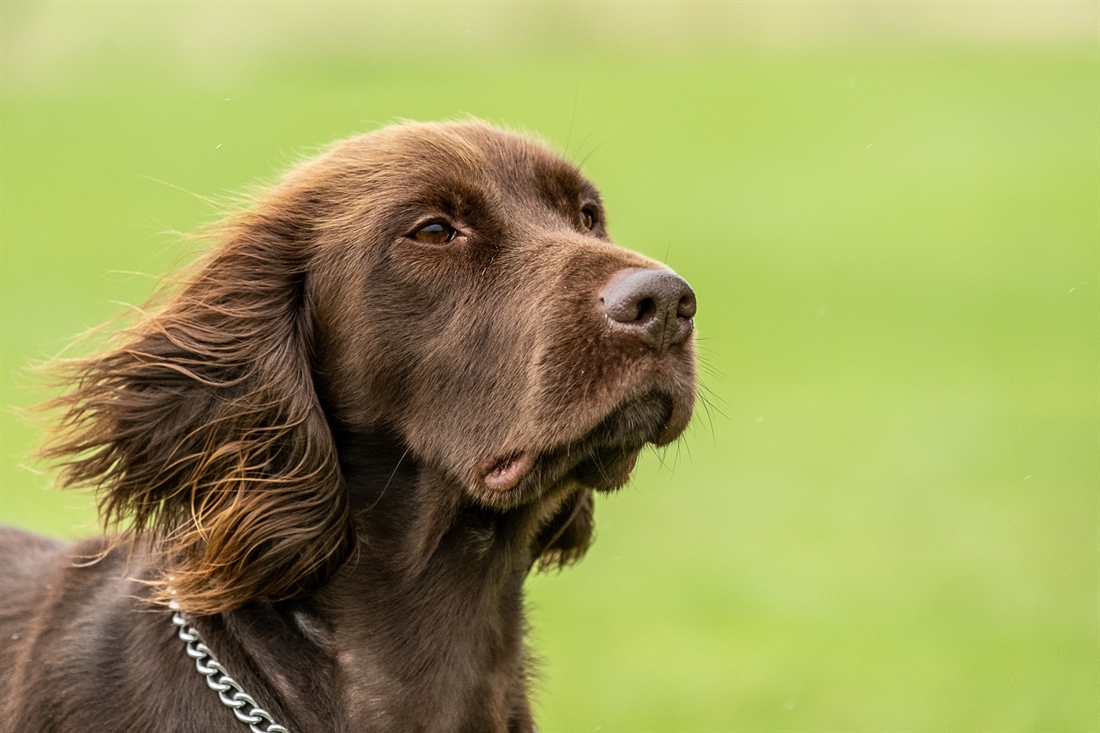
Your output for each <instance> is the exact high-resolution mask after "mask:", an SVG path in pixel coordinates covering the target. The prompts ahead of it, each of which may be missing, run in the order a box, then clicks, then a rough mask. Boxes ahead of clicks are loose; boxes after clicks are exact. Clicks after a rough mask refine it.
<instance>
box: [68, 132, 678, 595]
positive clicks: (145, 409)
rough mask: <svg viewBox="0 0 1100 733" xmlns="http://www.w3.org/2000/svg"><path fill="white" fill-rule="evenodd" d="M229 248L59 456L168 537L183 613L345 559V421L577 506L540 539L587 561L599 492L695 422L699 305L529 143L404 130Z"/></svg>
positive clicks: (259, 208)
mask: <svg viewBox="0 0 1100 733" xmlns="http://www.w3.org/2000/svg"><path fill="white" fill-rule="evenodd" d="M217 237H218V242H217V245H216V246H215V247H214V248H213V249H212V251H211V252H210V254H209V255H208V256H207V258H206V259H205V260H204V261H203V263H201V265H200V267H199V268H198V269H197V270H196V272H195V274H194V275H193V276H192V277H190V278H189V279H188V280H186V281H185V283H184V285H183V286H182V287H181V288H180V289H179V291H178V292H177V294H176V295H175V296H173V297H172V299H171V300H170V301H168V303H167V305H166V306H165V308H164V309H163V310H162V311H160V312H159V313H158V314H157V315H155V316H153V317H151V318H149V319H148V320H146V321H144V322H143V323H140V324H138V325H137V326H136V327H135V328H134V329H132V330H131V331H130V332H129V333H128V334H127V336H125V337H124V338H125V341H124V343H123V344H122V345H121V346H118V347H116V348H114V349H113V350H111V351H109V352H106V353H105V354H103V355H100V356H97V357H93V358H92V359H90V360H88V361H87V362H84V363H83V364H81V365H80V366H79V369H78V375H79V377H80V380H81V381H80V382H79V384H78V387H77V389H75V390H74V391H73V392H72V393H70V394H69V395H68V396H66V397H65V398H62V400H61V406H62V407H63V408H64V409H65V410H66V417H65V419H64V420H63V428H62V430H61V431H59V432H58V433H57V435H56V437H55V441H54V442H53V443H52V444H51V445H50V446H49V447H48V449H47V453H48V454H49V455H53V456H65V455H71V454H73V453H78V454H81V455H79V456H78V457H77V458H76V459H75V460H73V461H72V462H70V463H69V464H67V468H66V471H67V473H66V476H65V478H66V480H67V481H68V482H70V483H80V484H95V485H99V486H101V487H103V493H102V494H101V496H102V508H103V510H104V512H105V513H106V515H107V517H108V519H115V520H117V519H120V518H122V517H124V516H132V517H133V526H134V527H135V528H136V529H137V530H138V531H141V530H143V529H154V530H157V532H158V534H159V539H160V541H161V545H162V547H163V550H164V552H165V555H166V559H167V563H168V566H169V567H170V568H171V573H172V575H173V581H172V584H171V591H175V593H176V599H177V600H179V601H181V604H182V605H184V606H185V607H189V608H192V609H194V610H197V611H212V610H223V609H224V608H227V607H231V606H233V605H239V603H240V602H242V601H243V600H247V599H248V598H253V597H258V596H269V597H283V596H289V595H294V594H296V593H300V592H302V591H303V590H304V589H305V588H307V587H309V586H310V585H312V584H314V583H316V582H317V580H318V579H320V578H323V577H324V576H325V575H326V573H327V572H328V571H331V570H332V569H333V568H334V567H336V566H337V565H338V564H339V563H340V562H341V560H342V559H343V557H344V556H345V555H346V552H347V551H348V549H349V547H350V545H351V544H352V543H353V541H354V539H353V538H352V531H351V529H350V526H351V522H350V520H349V515H348V506H347V498H346V495H345V494H346V492H345V490H344V487H343V486H342V478H341V474H340V470H339V459H338V456H337V455H336V447H335V444H334V442H333V438H332V430H333V428H334V427H336V428H338V429H339V430H341V431H348V432H350V433H353V434H371V433H385V434H388V435H394V436H397V438H398V439H399V440H400V441H402V442H403V444H404V447H405V449H407V451H408V452H409V453H411V454H412V455H413V456H414V457H415V459H416V460H417V461H419V462H420V463H422V464H424V465H426V466H430V467H432V469H433V470H435V471H437V472H439V473H441V474H442V475H445V476H447V477H449V478H450V481H449V485H450V487H451V489H450V490H452V491H458V492H462V493H463V495H464V500H465V501H469V502H472V503H475V504H477V505H479V506H482V507H485V508H487V509H490V510H495V511H508V510H511V509H514V508H516V507H518V506H521V505H525V504H529V503H531V502H537V501H540V500H541V499H542V498H544V497H546V496H550V495H555V496H557V497H558V499H559V500H560V499H561V496H562V495H563V494H564V493H569V494H570V496H571V497H573V498H572V499H571V500H570V501H567V502H566V503H565V505H564V506H563V508H562V510H561V511H560V512H559V516H557V517H556V518H555V521H556V522H557V523H558V524H562V523H564V525H563V526H558V527H556V526H553V524H554V523H553V522H551V525H550V526H548V527H547V531H546V532H545V533H544V535H543V538H544V540H545V541H546V545H545V546H544V547H543V548H542V550H543V552H544V553H545V554H546V555H547V556H548V557H553V558H554V559H556V560H558V561H563V560H568V559H573V558H574V557H576V556H577V555H579V553H580V552H583V549H584V547H585V546H586V545H587V527H588V526H589V524H590V517H588V516H587V514H588V513H590V511H591V499H590V496H589V494H588V493H587V490H589V489H595V490H611V489H614V488H617V487H619V486H621V485H623V484H624V483H625V482H626V481H627V479H628V478H629V475H630V471H631V469H632V468H633V466H634V461H635V459H636V458H637V455H638V453H639V451H640V450H641V449H642V448H643V446H644V445H646V444H647V443H653V444H657V445H664V444H667V443H669V442H670V441H672V440H674V439H675V438H676V437H677V436H679V435H680V433H681V432H682V431H683V430H684V428H685V427H686V425H687V423H688V420H689V419H690V416H691V412H692V406H693V402H694V395H695V371H694V352H693V347H692V341H693V321H692V318H693V316H694V314H695V296H694V294H693V293H692V291H691V289H690V288H689V287H688V285H687V283H686V282H684V281H683V280H682V279H681V278H680V277H679V276H677V275H676V274H675V273H673V272H672V271H670V270H668V269H667V268H665V267H664V266H663V265H661V264H659V263H657V262H654V261H652V260H650V259H647V258H645V257H642V256H640V255H637V254H635V253H632V252H629V251H627V250H624V249H621V248H619V247H617V246H615V245H614V244H612V242H611V240H610V238H609V236H608V232H607V219H606V214H605V212H604V208H603V204H602V202H601V200H600V197H599V193H598V192H597V190H596V189H595V187H594V186H593V185H592V184H591V183H590V182H589V181H588V180H587V179H586V178H584V176H582V175H581V174H580V172H579V171H578V170H577V168H576V167H575V166H574V165H572V164H570V163H568V162H566V161H564V160H563V159H561V158H560V157H558V156H556V155H554V154H552V153H550V152H549V151H548V150H547V149H546V148H545V147H543V146H542V145H540V144H538V143H536V142H533V141H531V140H529V139H527V138H523V137H520V136H516V135H512V134H509V133H505V132H502V131H499V130H496V129H493V128H490V127H487V126H485V125H482V124H479V123H457V124H423V125H421V124H413V125H402V126H395V127H389V128H385V129H383V130H379V131H377V132H375V133H372V134H369V135H365V136H362V137H358V138H354V139H351V140H348V141H345V142H342V143H339V144H337V145H336V146H334V147H333V148H332V149H331V150H330V151H329V152H328V153H326V154H325V155H322V156H321V157H319V158H317V159H315V160H313V161H311V162H309V163H306V164H305V165H303V166H301V167H299V168H298V169H296V170H295V171H293V172H292V173H291V174H289V175H288V176H287V177H286V178H285V179H284V181H283V182H282V183H281V184H280V185H279V186H277V187H276V188H274V189H273V190H272V191H270V192H269V193H268V194H267V195H266V196H265V197H263V198H262V199H261V200H259V201H258V203H256V205H255V206H254V207H252V208H250V209H248V210H246V211H244V212H241V213H239V214H238V215H235V216H233V217H231V218H230V219H229V220H228V221H227V222H226V223H225V224H224V226H223V227H222V228H221V229H220V231H219V233H218V235H217ZM452 498H453V497H452ZM579 515H584V516H581V518H580V519H579V520H578V519H577V518H578V516H579ZM576 527H584V528H585V529H584V530H583V531H579V532H578V531H577V529H576ZM164 588H165V589H166V590H165V592H166V593H168V592H171V591H169V590H167V588H168V586H167V585H165V586H164Z"/></svg>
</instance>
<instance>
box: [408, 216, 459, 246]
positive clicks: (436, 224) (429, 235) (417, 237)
mask: <svg viewBox="0 0 1100 733" xmlns="http://www.w3.org/2000/svg"><path fill="white" fill-rule="evenodd" d="M405 236H406V237H407V238H408V239H411V240H413V241H414V242H419V243H420V244H435V245H440V244H450V243H451V242H453V241H454V240H455V239H457V238H459V237H461V236H465V235H464V234H463V233H462V232H461V231H460V230H459V229H457V228H456V227H455V226H453V225H452V224H451V223H450V222H449V221H447V220H446V219H443V218H440V217H433V218H431V219H426V220H424V221H422V222H420V223H419V224H417V225H416V226H415V227H414V228H413V230H412V231H411V232H409V233H408V234H406V235H405Z"/></svg>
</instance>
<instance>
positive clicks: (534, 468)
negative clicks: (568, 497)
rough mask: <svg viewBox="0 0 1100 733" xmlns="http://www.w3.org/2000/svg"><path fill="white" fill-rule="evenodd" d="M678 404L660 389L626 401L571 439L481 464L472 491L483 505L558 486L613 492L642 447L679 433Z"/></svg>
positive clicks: (511, 502)
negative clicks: (589, 428) (546, 447)
mask: <svg viewBox="0 0 1100 733" xmlns="http://www.w3.org/2000/svg"><path fill="white" fill-rule="evenodd" d="M677 407H678V406H677V403H676V400H675V399H674V398H673V396H672V395H671V394H669V393H667V392H664V391H660V390H654V391H650V392H646V393H644V394H642V395H640V396H637V397H634V398H630V399H627V400H625V401H623V402H622V403H621V404H619V406H618V407H616V408H615V409H614V410H612V411H611V412H610V413H608V414H607V415H606V416H605V417H604V418H603V419H602V420H600V422H599V423H598V424H597V425H596V426H595V427H594V428H592V429H591V430H589V431H588V432H587V433H585V434H584V435H583V436H581V437H580V438H578V439H576V440H572V441H569V442H567V443H563V444H562V445H559V446H556V447H554V448H551V449H550V450H546V451H540V452H535V451H521V452H517V453H513V454H509V455H507V456H503V457H500V458H496V459H493V460H491V461H488V462H486V463H485V464H483V465H482V466H481V468H480V469H479V471H478V475H477V479H476V484H477V485H476V487H475V491H474V493H475V494H476V495H478V496H479V497H480V498H482V500H484V501H486V503H489V504H491V505H494V506H499V507H508V506H516V505H519V504H523V503H526V502H528V501H533V500H535V499H537V498H538V497H540V496H543V495H545V494H546V493H547V492H548V491H551V490H552V489H553V487H556V486H559V485H563V484H569V485H574V486H576V485H579V486H583V487H586V488H590V489H594V490H596V491H614V490H616V489H618V488H621V487H622V486H624V485H626V483H627V482H628V481H629V480H630V474H631V472H632V471H633V470H634V465H635V464H636V463H637V461H638V455H639V454H640V453H641V451H642V448H644V447H645V446H646V445H647V444H655V445H666V444H668V443H670V442H672V441H673V440H675V439H676V438H677V437H678V436H679V435H680V433H682V432H683V430H684V428H685V427H686V425H687V419H688V418H689V417H690V407H687V408H682V407H681V409H677Z"/></svg>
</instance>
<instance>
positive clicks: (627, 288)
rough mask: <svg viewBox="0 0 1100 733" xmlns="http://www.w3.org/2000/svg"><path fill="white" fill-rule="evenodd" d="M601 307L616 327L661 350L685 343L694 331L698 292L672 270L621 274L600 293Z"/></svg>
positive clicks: (613, 276)
mask: <svg viewBox="0 0 1100 733" xmlns="http://www.w3.org/2000/svg"><path fill="white" fill-rule="evenodd" d="M600 304H601V305H602V306H603V310H604V313H606V314H607V317H608V318H609V319H610V320H611V323H612V325H613V326H615V327H616V328H617V329H626V330H627V331H628V332H630V333H632V334H634V335H635V336H637V337H638V338H640V339H642V340H643V341H645V342H646V343H647V344H649V345H650V346H652V347H654V348H656V349H658V350H662V351H663V350H664V349H667V348H668V347H669V346H672V345H673V344H678V343H681V342H683V341H684V340H685V339H686V338H687V337H688V335H689V334H690V333H691V331H692V329H693V328H694V323H693V321H692V320H691V319H692V318H693V317H694V316H695V292H694V291H693V290H692V289H691V286H690V285H688V284H687V281H686V280H684V278H682V277H680V276H679V275H677V274H676V273H675V272H673V271H672V270H647V269H644V268H638V267H631V268H627V269H625V270H619V271H618V272H616V273H615V274H614V275H612V276H611V279H610V280H609V281H608V283H607V285H605V286H604V289H603V290H602V291H600Z"/></svg>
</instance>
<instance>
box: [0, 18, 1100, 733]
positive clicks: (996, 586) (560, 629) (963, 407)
mask: <svg viewBox="0 0 1100 733" xmlns="http://www.w3.org/2000/svg"><path fill="white" fill-rule="evenodd" d="M1098 20H1100V4H1098V3H1097V2H1064V3H1059V2H1045V3H1043V2H1038V3H1032V2H1015V3H990V2H978V3H965V2H960V3H935V2H929V3H920V2H914V3H874V2H871V3H832V2H820V3H770V4H769V3H681V4H666V3H572V2H565V3H418V4H413V5H409V4H400V3H383V4H356V3H321V2H316V3H294V2H284V3H244V2H242V3H200V2H195V3H147V4H143V3H75V2H74V3H20V2H10V1H8V0H5V2H3V3H2V4H0V21H2V25H0V61H2V66H0V113H2V117H0V245H2V247H0V253H2V283H3V287H2V291H3V292H2V297H0V307H2V314H0V315H2V345H3V353H2V361H0V367H2V372H0V373H2V382H0V386H2V390H3V392H2V399H0V403H2V405H3V406H4V407H5V412H4V414H3V416H2V418H0V427H2V431H3V432H2V443H0V449H2V462H0V479H2V491H0V520H2V521H3V522H5V523H14V524H19V525H23V526H26V527H30V528H33V529H35V530H38V531H41V532H46V533H50V534H54V535H58V536H63V537H73V536H77V535H80V534H87V533H90V532H94V531H96V527H95V519H94V515H93V512H92V510H91V504H90V502H89V501H88V499H87V497H84V496H81V495H78V494H71V493H65V494H62V493H60V492H55V491H51V490H49V484H50V478H49V476H48V475H47V474H41V473H38V472H37V471H38V470H39V469H40V468H41V467H34V466H31V467H30V468H28V467H26V466H24V461H25V455H26V454H27V453H28V452H29V451H30V450H32V449H33V447H34V446H35V444H36V442H37V440H38V437H37V436H36V435H35V434H34V432H33V431H32V430H31V429H30V428H28V427H27V426H26V424H25V423H24V422H23V421H22V420H21V419H20V418H19V417H18V416H17V415H15V414H14V413H13V411H12V408H14V407H20V406H26V405H30V404H33V403H34V402H35V401H37V400H39V399H40V398H41V397H42V396H43V393H42V392H41V390H40V389H38V388H36V387H35V377H34V376H33V375H32V374H30V373H29V371H28V369H27V367H28V365H29V364H31V363H33V362H36V361H41V360H43V359H45V358H47V357H49V356H52V355H54V354H56V353H57V352H58V351H60V350H61V349H62V348H63V347H64V346H65V345H66V344H67V343H69V341H70V340H71V338H72V336H73V335H74V334H77V333H79V332H81V331H83V330H84V329H87V328H89V327H91V326H94V325H96V324H99V323H101V322H103V321H105V320H106V319H108V318H109V317H111V316H112V315H114V314H115V313H117V312H119V310H120V309H121V308H122V306H120V305H119V303H120V302H121V303H140V302H142V301H143V300H144V298H145V297H146V296H147V295H148V294H149V292H150V290H151V289H152V287H153V286H154V284H155V283H156V281H157V277H158V276H160V275H162V274H163V273H165V272H167V271H168V270H170V269H171V268H172V267H173V266H174V265H177V264H179V263H181V262H185V261H187V259H188V258H189V257H190V256H191V254H192V252H191V247H192V245H188V244H181V243H180V238H179V237H178V236H177V235H173V234H171V232H172V231H182V232H188V231H194V230H195V229H196V228H197V227H199V226H201V225H202V224H203V223H204V222H208V221H211V220H212V219H213V218H214V217H216V216H217V211H218V208H219V207H218V204H217V202H222V201H226V200H228V198H229V196H231V195H232V194H234V193H236V192H239V191H241V190H243V189H245V188H247V187H249V186H253V185H255V184H258V183H260V184H262V183H265V182H271V181H273V180H275V178H276V177H277V175H278V174H279V173H280V172H282V171H284V170H286V169H287V168H288V167H290V166H291V165H293V163H294V162H296V161H298V160H300V159H301V158H302V157H303V156H305V155H307V154H309V153H311V152H313V151H315V150H317V149H319V148H320V147H321V146H323V145H324V144H325V143H327V142H329V141H331V140H333V139H336V138H339V137H344V136H347V135H350V134H353V133H358V132H366V131H369V130H372V129H375V128H376V127H378V126H380V125H381V124H384V123H386V122H389V121H393V120H397V119H442V118H450V117H455V116H459V115H465V114H473V115H477V116H479V117H482V118H484V119H487V120H489V121H492V122H498V123H503V124H508V125H512V126H516V127H519V128H522V129H528V130H533V131H537V132H539V133H541V134H542V135H544V136H546V137H547V138H548V139H549V140H550V141H551V142H552V143H553V144H554V145H556V146H557V147H558V149H559V150H561V151H563V152H564V153H565V154H567V155H569V156H571V157H573V158H574V159H576V160H578V161H581V160H583V161H584V168H585V170H586V172H587V173H588V174H589V175H590V176H591V177H592V178H593V179H594V180H595V181H596V183H597V185H599V186H600V187H601V188H602V190H603V193H604V195H605V198H606V201H607V204H608V208H609V211H610V220H611V231H612V234H613V236H614V237H615V238H616V239H617V241H618V242H619V243H620V244H623V245H624V246H627V247H630V248H633V249H637V250H640V251H642V252H645V253H646V254H649V255H652V256H654V257H657V258H661V259H664V260H666V261H667V262H669V263H670V264H671V265H672V266H673V267H675V268H676V269H677V270H678V271H679V272H680V273H681V274H683V275H684V276H685V277H686V278H687V279H688V280H689V282H691V283H692V285H693V286H694V287H695V289H696V291H697V292H698V294H699V300H700V312H699V316H698V328H699V336H700V341H699V346H700V351H701V359H702V370H703V377H702V379H703V385H704V389H705V395H706V401H707V402H708V403H709V408H703V407H702V406H701V407H700V410H699V413H698V416H697V418H696V420H695V422H694V423H693V426H692V429H691V434H690V436H689V437H688V438H687V439H686V440H685V441H683V442H682V443H681V444H680V445H677V446H675V447H673V448H671V449H669V450H668V451H666V452H664V453H663V454H660V455H657V454H653V455H650V456H648V457H647V458H646V459H645V460H643V461H642V462H641V463H640V465H639V467H638V470H637V471H636V474H635V480H634V482H633V484H632V485H631V486H630V487H629V488H627V489H626V490H624V491H623V492H621V493H619V494H617V495H615V496H612V497H605V498H602V499H601V501H600V504H599V506H598V510H597V515H598V520H597V527H598V533H599V537H598V541H597V543H596V545H595V546H594V548H593V550H592V551H591V552H590V553H589V556H588V557H587V558H586V559H585V561H584V562H583V563H581V564H580V565H579V566H577V567H575V568H572V569H570V570H568V571H566V572H563V573H561V574H560V575H551V576H540V577H537V578H534V579H533V580H532V581H531V582H530V583H529V589H530V597H531V609H532V614H531V615H532V621H533V625H534V629H535V630H534V633H533V639H532V640H533V642H534V645H535V647H536V649H537V651H538V653H539V655H540V656H541V658H542V659H543V663H542V666H541V670H542V672H541V679H540V681H539V683H538V688H539V692H538V700H537V707H538V709H539V711H540V714H541V721H542V722H541V725H542V729H543V730H544V731H547V732H552V731H597V730H598V731H808V730H820V731H825V730H829V731H841V730H844V731H886V730H892V731H902V730H904V731H1096V730H1098V729H1100V412H1098V410H1100V363H1098V355H1100V339H1098V313H1100V305H1098V298H1097V284H1098V282H1100V259H1098V253H1100V111H1098V110H1100V93H1098V90H1100V53H1098V52H1100V35H1098V27H1100V26H1098ZM211 199H213V200H214V202H215V203H214V204H211V203H210V200H211ZM0 592H2V590H0Z"/></svg>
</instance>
